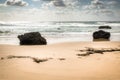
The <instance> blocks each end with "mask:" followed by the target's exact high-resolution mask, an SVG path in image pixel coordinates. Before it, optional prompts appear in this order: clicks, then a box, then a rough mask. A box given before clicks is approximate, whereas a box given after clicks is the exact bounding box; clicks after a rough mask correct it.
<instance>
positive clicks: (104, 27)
mask: <svg viewBox="0 0 120 80" xmlns="http://www.w3.org/2000/svg"><path fill="white" fill-rule="evenodd" d="M99 29H111V27H110V26H100V27H99Z"/></svg>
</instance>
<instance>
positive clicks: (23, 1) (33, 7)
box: [0, 0, 120, 21]
mask: <svg viewBox="0 0 120 80" xmlns="http://www.w3.org/2000/svg"><path fill="white" fill-rule="evenodd" d="M0 21H120V0H0Z"/></svg>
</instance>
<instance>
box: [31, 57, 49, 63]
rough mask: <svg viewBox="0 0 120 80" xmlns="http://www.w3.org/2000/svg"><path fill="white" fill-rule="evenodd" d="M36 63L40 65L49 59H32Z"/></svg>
mask: <svg viewBox="0 0 120 80" xmlns="http://www.w3.org/2000/svg"><path fill="white" fill-rule="evenodd" d="M32 59H33V61H34V62H36V63H40V62H45V61H48V59H38V58H32Z"/></svg>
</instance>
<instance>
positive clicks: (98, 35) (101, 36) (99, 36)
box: [93, 30, 111, 40]
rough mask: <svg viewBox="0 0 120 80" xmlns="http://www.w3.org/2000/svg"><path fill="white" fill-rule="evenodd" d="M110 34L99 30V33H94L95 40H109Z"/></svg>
mask: <svg viewBox="0 0 120 80" xmlns="http://www.w3.org/2000/svg"><path fill="white" fill-rule="evenodd" d="M110 36H111V35H110V33H109V32H106V31H103V30H99V31H95V32H94V33H93V40H95V39H106V40H109V39H110Z"/></svg>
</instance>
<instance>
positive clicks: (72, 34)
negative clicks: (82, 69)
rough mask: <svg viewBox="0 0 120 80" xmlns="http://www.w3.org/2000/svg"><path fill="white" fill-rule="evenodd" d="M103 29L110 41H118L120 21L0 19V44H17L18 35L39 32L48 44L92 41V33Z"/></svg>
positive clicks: (119, 37) (119, 38) (119, 39)
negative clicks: (20, 20) (107, 27)
mask: <svg viewBox="0 0 120 80" xmlns="http://www.w3.org/2000/svg"><path fill="white" fill-rule="evenodd" d="M103 25H105V26H106V25H107V26H110V27H111V28H112V29H103V30H105V31H108V32H110V33H111V37H110V41H120V21H111V22H109V21H72V22H70V21H46V22H26V21H22V22H3V21H0V44H16V45H19V40H18V38H17V36H18V35H21V34H24V33H27V32H40V33H41V35H42V36H43V37H45V38H46V39H47V42H48V44H51V43H58V42H71V41H93V38H92V34H93V32H95V31H98V30H100V29H99V26H103Z"/></svg>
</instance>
